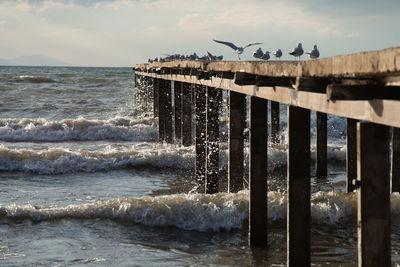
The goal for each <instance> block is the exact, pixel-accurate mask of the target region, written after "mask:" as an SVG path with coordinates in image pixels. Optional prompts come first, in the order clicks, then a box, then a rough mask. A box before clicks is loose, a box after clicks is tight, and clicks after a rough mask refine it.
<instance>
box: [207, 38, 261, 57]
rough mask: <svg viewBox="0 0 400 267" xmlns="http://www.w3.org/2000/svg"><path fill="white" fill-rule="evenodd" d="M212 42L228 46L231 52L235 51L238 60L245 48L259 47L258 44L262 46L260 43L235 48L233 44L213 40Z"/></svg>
mask: <svg viewBox="0 0 400 267" xmlns="http://www.w3.org/2000/svg"><path fill="white" fill-rule="evenodd" d="M214 42H217V43H220V44H224V45H227V46H229V47H230V48H232V49H233V50H235V52H236V53H237V54H238V58H239V60H240V55H241V54H242V53H243V51H244V49H245V48H247V47H249V46H252V45H259V44H262V43H250V44H247V45H245V46H241V47H237V46H236V45H234V44H233V43H230V42H224V41H218V40H214Z"/></svg>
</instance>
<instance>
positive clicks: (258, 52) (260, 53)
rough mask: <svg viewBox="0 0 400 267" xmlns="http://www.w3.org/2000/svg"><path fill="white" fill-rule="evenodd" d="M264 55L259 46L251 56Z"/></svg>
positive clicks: (259, 56)
mask: <svg viewBox="0 0 400 267" xmlns="http://www.w3.org/2000/svg"><path fill="white" fill-rule="evenodd" d="M263 55H264V52H263V51H262V49H261V47H259V48H258V49H257V50H256V51H254V53H253V57H255V58H261V57H262V56H263Z"/></svg>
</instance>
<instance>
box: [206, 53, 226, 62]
mask: <svg viewBox="0 0 400 267" xmlns="http://www.w3.org/2000/svg"><path fill="white" fill-rule="evenodd" d="M207 54H208V59H209V60H210V61H220V60H222V59H223V58H224V57H223V56H219V57H218V56H214V55H213V54H211V53H210V52H208V51H207Z"/></svg>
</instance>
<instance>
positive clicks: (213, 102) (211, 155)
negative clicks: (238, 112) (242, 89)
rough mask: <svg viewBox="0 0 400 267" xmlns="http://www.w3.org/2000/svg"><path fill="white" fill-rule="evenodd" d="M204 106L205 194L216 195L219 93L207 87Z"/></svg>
mask: <svg viewBox="0 0 400 267" xmlns="http://www.w3.org/2000/svg"><path fill="white" fill-rule="evenodd" d="M206 90H207V104H206V121H207V123H206V125H207V126H206V155H207V156H206V184H205V192H206V194H214V193H218V185H219V144H218V138H219V106H220V97H221V92H220V90H219V89H216V88H214V87H207V88H206Z"/></svg>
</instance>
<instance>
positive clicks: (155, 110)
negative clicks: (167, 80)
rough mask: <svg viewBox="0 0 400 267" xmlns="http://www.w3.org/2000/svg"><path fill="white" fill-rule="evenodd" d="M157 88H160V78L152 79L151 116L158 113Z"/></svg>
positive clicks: (156, 115) (155, 115)
mask: <svg viewBox="0 0 400 267" xmlns="http://www.w3.org/2000/svg"><path fill="white" fill-rule="evenodd" d="M159 88H160V79H156V78H154V79H153V116H154V118H156V117H158V115H159V103H158V102H159V99H160V97H159Z"/></svg>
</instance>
